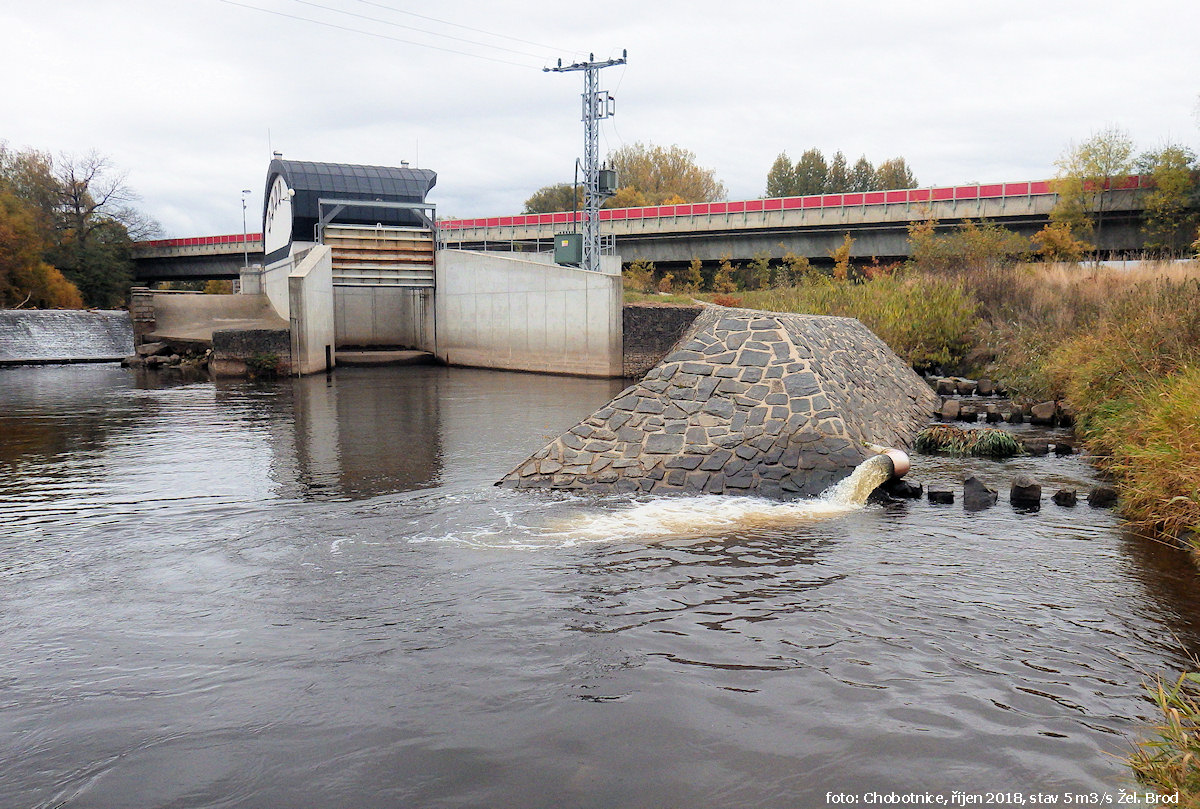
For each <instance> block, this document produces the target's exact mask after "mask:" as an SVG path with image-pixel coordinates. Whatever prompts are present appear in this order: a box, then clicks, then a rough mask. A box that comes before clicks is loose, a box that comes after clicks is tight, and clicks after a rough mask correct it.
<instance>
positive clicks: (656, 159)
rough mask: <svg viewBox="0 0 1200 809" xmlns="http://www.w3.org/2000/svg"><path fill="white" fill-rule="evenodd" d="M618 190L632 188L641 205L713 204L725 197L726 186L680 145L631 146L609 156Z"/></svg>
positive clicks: (634, 144) (628, 145)
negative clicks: (615, 174) (614, 171)
mask: <svg viewBox="0 0 1200 809" xmlns="http://www.w3.org/2000/svg"><path fill="white" fill-rule="evenodd" d="M608 165H609V167H610V168H612V169H615V170H616V172H617V182H618V184H619V185H620V188H622V189H625V188H631V189H633V190H634V191H636V192H637V193H638V194H639V195H640V199H641V200H642V202H641V204H643V205H663V204H677V203H679V202H713V201H716V200H719V199H722V198H724V196H725V184H724V183H722V182H720V181H719V180H717V178H716V176H715V174H714V172H713V170H712V169H706V168H704V167H702V166H700V165H699V164H698V163H697V162H696V155H694V154H693V153H692V152H690V151H688V150H687V149H684V148H682V147H680V146H667V147H663V146H654V145H646V144H642V143H631V144H627V145H625V146H622V147H621V148H619V149H616V150H614V151H612V152H610V153H609V155H608Z"/></svg>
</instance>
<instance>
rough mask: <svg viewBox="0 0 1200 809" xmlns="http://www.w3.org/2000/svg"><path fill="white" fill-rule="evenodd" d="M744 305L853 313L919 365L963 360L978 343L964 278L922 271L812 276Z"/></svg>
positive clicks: (751, 295) (750, 295) (745, 297)
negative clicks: (855, 278) (851, 277)
mask: <svg viewBox="0 0 1200 809" xmlns="http://www.w3.org/2000/svg"><path fill="white" fill-rule="evenodd" d="M741 297H742V303H741V305H742V306H745V307H746V308H749V309H766V310H769V311H773V312H796V313H801V314H813V315H836V316H839V317H854V318H858V320H860V321H862V323H863V324H864V325H865V326H866V327H867V328H869V329H871V331H873V332H875V334H877V335H879V337H880V338H881V339H882V340H883V341H884V342H885V343H887V344H888V346H889V347H890V348H891V349H892V350H893V351H895V352H896V353H897V354H899V355H900V356H901V357H903V358H904V359H905V360H907V361H908V362H909V363H911V364H912V365H913V367H915V368H918V369H923V368H932V367H935V366H949V365H955V364H957V363H958V362H960V361H961V360H962V358H963V356H964V355H965V354H966V352H967V351H968V350H969V349H970V348H971V346H972V344H973V342H974V330H975V325H976V322H977V321H976V316H975V311H976V308H977V305H976V302H975V300H974V298H972V297H971V295H970V294H969V293H968V292H967V291H966V289H965V288H964V285H963V283H962V282H960V281H954V280H949V279H941V278H931V277H927V276H921V275H895V276H891V275H888V276H881V277H877V278H873V279H870V280H868V281H865V282H863V283H847V282H839V281H835V280H832V279H825V280H820V279H818V280H814V281H811V282H809V283H805V284H801V285H798V286H792V287H784V288H782V289H761V290H754V291H749V292H745V293H742V296H741Z"/></svg>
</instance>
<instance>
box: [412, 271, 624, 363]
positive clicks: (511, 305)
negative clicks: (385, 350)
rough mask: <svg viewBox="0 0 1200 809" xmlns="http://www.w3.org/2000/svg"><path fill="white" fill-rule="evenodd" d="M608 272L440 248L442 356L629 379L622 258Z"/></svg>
mask: <svg viewBox="0 0 1200 809" xmlns="http://www.w3.org/2000/svg"><path fill="white" fill-rule="evenodd" d="M601 267H602V269H601V272H587V271H585V270H580V269H576V268H573V267H562V266H558V265H556V264H553V263H551V259H550V258H549V257H539V256H535V255H528V254H521V253H476V252H469V251H462V250H439V251H438V255H437V296H436V298H437V312H436V316H437V345H436V348H435V353H436V354H437V356H438V358H439V359H441V360H442V361H444V362H446V363H448V364H451V365H468V366H475V367H480V368H502V369H508V370H515V371H537V372H542V373H561V374H578V375H581V376H599V377H618V376H621V373H622V363H621V272H620V258H619V257H617V256H605V257H604V261H603V262H602V265H601Z"/></svg>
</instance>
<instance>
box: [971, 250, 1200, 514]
mask: <svg viewBox="0 0 1200 809" xmlns="http://www.w3.org/2000/svg"><path fill="white" fill-rule="evenodd" d="M1155 273H1157V274H1155ZM1056 275H1058V271H1052V272H1047V273H1046V274H1045V280H1046V281H1047V284H1046V285H1047V288H1055V287H1057V288H1058V289H1059V290H1061V291H1062V292H1063V293H1064V294H1063V295H1062V299H1063V304H1062V307H1063V309H1064V311H1063V312H1060V313H1057V314H1055V315H1054V316H1053V317H1044V318H1040V319H1039V318H1034V317H1030V318H1029V319H1027V320H1026V321H1025V322H1023V323H1021V324H1015V323H1009V324H1003V323H1001V324H998V325H997V324H994V327H995V328H997V331H999V332H1004V333H1002V334H1000V335H998V342H1000V343H1004V342H1005V341H1007V343H1008V346H1009V350H1008V351H1006V352H1004V353H1002V354H1001V355H999V356H998V358H997V366H998V367H999V368H1000V369H1001V370H999V371H998V372H997V373H998V375H1000V376H1003V378H1004V379H1005V380H1006V382H1007V383H1008V385H1009V387H1010V388H1011V389H1015V390H1017V391H1019V392H1020V393H1022V394H1024V395H1026V396H1033V397H1037V398H1046V399H1051V398H1053V399H1060V400H1065V401H1066V402H1067V403H1068V404H1069V405H1070V406H1071V407H1072V408H1073V409H1074V410H1075V411H1076V414H1077V425H1076V432H1077V433H1078V434H1079V435H1080V437H1081V438H1083V439H1084V441H1085V442H1086V444H1087V446H1088V448H1089V449H1090V450H1091V452H1092V453H1093V455H1095V456H1097V459H1098V464H1099V465H1100V466H1101V467H1103V468H1104V469H1106V470H1107V471H1109V472H1111V473H1112V475H1113V477H1114V478H1115V480H1116V482H1117V484H1118V489H1119V491H1120V496H1121V510H1122V514H1123V516H1125V518H1126V519H1128V520H1129V521H1130V522H1132V523H1134V524H1136V525H1138V526H1140V527H1142V528H1145V529H1149V530H1152V531H1156V532H1162V533H1165V534H1167V535H1170V536H1178V535H1180V534H1181V533H1184V532H1187V531H1189V530H1194V529H1197V528H1200V489H1198V487H1200V267H1198V266H1197V265H1196V264H1194V263H1193V264H1184V265H1173V266H1171V265H1167V266H1166V267H1158V268H1153V269H1151V270H1142V271H1135V272H1125V271H1119V270H1117V271H1114V270H1105V269H1101V270H1100V271H1098V272H1092V271H1083V270H1081V271H1079V272H1078V273H1077V274H1075V275H1074V277H1071V276H1070V275H1066V274H1062V275H1058V278H1057V280H1056Z"/></svg>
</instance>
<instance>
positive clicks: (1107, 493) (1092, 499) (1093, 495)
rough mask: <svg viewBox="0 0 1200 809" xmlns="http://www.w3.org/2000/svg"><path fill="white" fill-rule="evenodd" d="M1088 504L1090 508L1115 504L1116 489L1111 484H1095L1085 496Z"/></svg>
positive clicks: (1107, 506)
mask: <svg viewBox="0 0 1200 809" xmlns="http://www.w3.org/2000/svg"><path fill="white" fill-rule="evenodd" d="M1087 501H1088V505H1089V506H1091V507H1092V508H1109V507H1110V506H1115V505H1116V504H1117V490H1116V489H1114V488H1113V487H1112V486H1096V487H1095V488H1093V489H1092V490H1091V491H1090V492H1088V497H1087Z"/></svg>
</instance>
